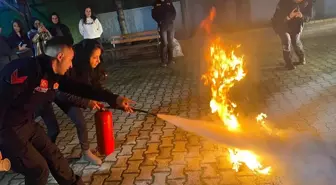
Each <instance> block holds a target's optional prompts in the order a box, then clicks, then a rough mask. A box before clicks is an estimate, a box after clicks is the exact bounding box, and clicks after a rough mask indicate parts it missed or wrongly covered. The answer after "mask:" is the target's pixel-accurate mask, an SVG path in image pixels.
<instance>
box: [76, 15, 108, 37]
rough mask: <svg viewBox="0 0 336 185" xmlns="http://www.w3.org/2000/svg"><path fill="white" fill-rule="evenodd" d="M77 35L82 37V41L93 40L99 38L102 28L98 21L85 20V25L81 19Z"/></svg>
mask: <svg viewBox="0 0 336 185" xmlns="http://www.w3.org/2000/svg"><path fill="white" fill-rule="evenodd" d="M78 27H79V33H80V34H81V35H82V36H83V37H84V39H95V38H99V37H100V36H101V34H102V33H103V27H102V25H101V24H100V22H99V20H98V19H96V20H93V19H92V18H87V19H86V24H84V23H83V20H82V19H81V20H80V21H79V25H78Z"/></svg>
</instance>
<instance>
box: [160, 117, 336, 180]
mask: <svg viewBox="0 0 336 185" xmlns="http://www.w3.org/2000/svg"><path fill="white" fill-rule="evenodd" d="M158 117H159V118H161V119H163V120H165V121H167V122H169V123H172V124H174V125H176V126H177V127H180V128H182V129H184V130H186V131H189V132H193V133H195V134H197V135H199V136H203V137H206V138H208V139H211V140H213V141H215V142H218V143H220V144H223V145H225V146H228V147H233V148H239V149H246V150H252V151H254V152H255V153H256V154H258V155H260V156H262V158H263V159H264V160H263V162H265V163H266V164H270V165H271V166H272V169H273V170H272V173H273V175H276V176H279V177H281V181H282V184H285V185H334V184H335V183H336V167H335V160H334V159H335V151H333V149H334V145H333V144H332V143H328V142H326V141H323V140H322V139H321V138H320V137H319V136H318V135H316V134H314V133H312V132H309V131H306V132H298V131H295V130H277V131H276V133H273V134H271V135H270V134H267V133H265V132H263V131H262V132H260V130H259V129H258V128H249V129H247V130H246V131H245V130H244V132H230V131H228V130H227V129H226V127H225V126H224V125H223V124H219V123H216V122H206V121H202V120H189V119H185V118H181V117H177V116H171V115H162V114H159V115H158ZM247 141H248V142H247Z"/></svg>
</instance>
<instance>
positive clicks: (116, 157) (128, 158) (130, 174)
mask: <svg viewBox="0 0 336 185" xmlns="http://www.w3.org/2000/svg"><path fill="white" fill-rule="evenodd" d="M335 43H336V35H331V34H328V35H323V34H319V35H318V36H316V37H309V38H307V39H305V40H304V44H305V46H306V50H307V61H308V64H307V65H305V66H299V67H298V68H297V69H296V70H295V71H285V70H281V68H279V66H280V65H279V63H280V62H281V61H282V60H281V53H280V51H279V48H280V45H279V43H266V42H265V43H263V42H260V43H255V42H254V43H247V44H246V45H245V47H244V46H243V50H244V53H245V54H246V60H247V62H248V69H249V71H248V75H250V77H249V78H247V79H246V80H245V81H246V82H251V83H245V85H242V87H238V88H237V89H238V90H236V91H237V93H236V94H234V95H233V98H235V99H237V101H238V104H239V105H241V110H242V111H244V112H245V113H246V115H250V114H251V115H254V114H253V113H255V112H265V113H267V114H268V115H269V119H270V120H272V121H275V122H278V123H281V124H279V126H282V127H288V126H290V127H294V128H297V129H299V130H300V129H315V130H316V131H317V132H319V133H321V135H322V136H323V137H324V138H326V139H329V140H332V139H333V138H336V137H334V136H335V135H336V124H335V123H334V120H335V117H336V108H335V107H336V87H335V85H334V84H335V83H336V72H335V70H336V44H335ZM253 44H256V46H254V45H253ZM155 62H157V61H154V62H153V61H148V62H138V63H137V62H134V63H130V64H128V65H124V66H119V67H113V68H110V69H109V71H110V76H109V81H108V83H107V86H108V87H109V88H111V89H112V90H113V91H114V92H116V93H119V94H122V95H125V96H127V97H130V98H132V99H133V100H135V101H136V102H137V108H141V109H144V110H151V111H153V112H160V113H166V114H173V115H180V116H183V117H190V118H204V117H208V116H209V113H210V110H209V103H208V102H209V100H208V99H201V98H199V97H198V95H197V92H198V90H197V85H196V84H197V83H200V82H199V81H195V80H192V79H190V78H188V77H187V76H186V75H183V74H181V73H179V72H178V71H179V70H178V68H179V67H181V65H179V64H176V66H175V67H172V69H171V68H167V69H163V68H159V67H158V66H157V64H155ZM249 67H250V68H249ZM243 84H244V83H243ZM56 111H57V116H58V119H59V122H60V124H61V129H62V132H61V134H60V136H59V138H58V140H57V143H58V146H59V148H60V149H61V151H62V152H63V153H64V155H65V156H66V157H70V158H71V157H72V158H76V157H78V156H79V155H80V147H79V145H78V139H77V135H76V130H75V128H74V125H73V124H71V123H70V120H69V119H68V118H67V117H66V116H65V115H64V114H63V113H62V112H61V111H59V110H58V109H56ZM93 114H94V112H89V111H86V112H85V116H86V120H87V124H88V129H89V139H90V141H91V147H95V146H96V145H97V144H96V134H95V127H94V120H93ZM113 120H114V132H115V140H116V150H115V152H114V153H113V154H112V155H110V156H108V157H107V158H106V159H105V162H104V164H103V165H102V166H101V167H97V166H93V165H90V164H88V163H87V162H85V161H82V160H77V161H76V160H74V161H73V162H72V164H71V167H72V168H73V169H74V171H75V172H76V173H77V174H80V175H81V176H82V177H83V179H84V181H85V182H86V183H87V184H94V185H101V184H105V185H121V184H125V185H129V184H137V185H147V184H154V185H161V184H169V185H178V184H190V185H197V184H209V185H210V184H214V185H217V184H222V185H271V184H272V185H278V184H281V183H280V181H278V179H277V178H273V177H263V176H256V175H254V174H253V173H251V172H249V171H248V170H242V171H241V172H237V173H236V172H234V171H233V170H231V165H230V164H229V162H228V160H227V152H226V148H225V147H224V146H221V145H218V144H214V143H212V142H211V141H209V140H207V139H205V138H202V137H198V136H196V135H194V134H191V133H188V132H185V131H183V130H181V129H179V128H176V127H175V126H173V125H171V124H169V123H166V122H164V121H162V120H160V119H157V118H155V117H153V116H148V115H145V114H132V115H128V114H125V113H122V112H121V111H113ZM41 123H42V122H41ZM0 179H1V181H0V184H4V185H5V184H9V185H14V184H23V177H22V176H21V175H18V174H13V173H0ZM54 183H55V181H54V180H53V178H50V184H54Z"/></svg>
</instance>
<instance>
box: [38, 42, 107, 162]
mask: <svg viewBox="0 0 336 185" xmlns="http://www.w3.org/2000/svg"><path fill="white" fill-rule="evenodd" d="M74 48H75V53H76V54H75V57H74V62H73V68H72V69H70V71H69V74H68V75H69V76H70V77H71V78H72V79H74V80H76V81H79V82H81V83H85V84H88V85H92V87H93V88H98V89H103V86H102V80H103V79H104V76H105V75H104V73H102V72H101V71H102V70H101V67H100V55H101V53H102V51H103V49H102V47H101V45H100V43H99V42H98V41H97V40H94V39H85V40H83V41H81V42H80V43H78V44H76V45H75V46H74ZM55 103H56V104H57V105H58V106H59V107H60V108H61V109H62V110H63V112H64V113H66V114H67V115H68V116H69V117H70V119H71V120H72V121H73V122H74V124H75V125H76V129H77V136H78V139H79V141H80V145H81V149H82V154H83V157H84V159H85V160H87V161H90V162H92V163H93V164H96V165H101V164H102V160H101V159H100V158H99V157H97V156H95V155H94V154H93V153H92V151H91V150H90V148H89V144H90V143H89V138H88V131H87V127H86V122H85V118H84V115H83V112H82V110H81V108H91V109H99V108H100V106H101V105H100V103H99V102H97V101H94V100H90V99H84V98H81V97H77V96H74V95H71V94H68V93H62V92H57V94H56V99H55ZM39 115H41V117H42V119H43V120H44V122H45V124H46V125H47V130H48V135H49V137H50V138H51V140H52V141H53V142H55V141H56V138H57V135H58V134H59V132H60V130H59V126H58V123H57V120H56V116H55V114H54V113H53V111H52V105H51V104H48V105H46V106H44V107H43V108H42V111H41V112H40V113H39Z"/></svg>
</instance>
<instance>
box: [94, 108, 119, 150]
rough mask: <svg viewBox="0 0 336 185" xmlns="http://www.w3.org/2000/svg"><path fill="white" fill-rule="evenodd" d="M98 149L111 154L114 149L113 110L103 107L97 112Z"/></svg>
mask: <svg viewBox="0 0 336 185" xmlns="http://www.w3.org/2000/svg"><path fill="white" fill-rule="evenodd" d="M95 124H96V133H97V145H98V146H97V149H98V152H99V153H100V154H105V155H106V156H107V155H110V154H111V153H112V152H113V151H114V134H113V120H112V112H111V111H109V110H108V109H104V108H101V109H100V110H98V111H97V112H96V113H95Z"/></svg>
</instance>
